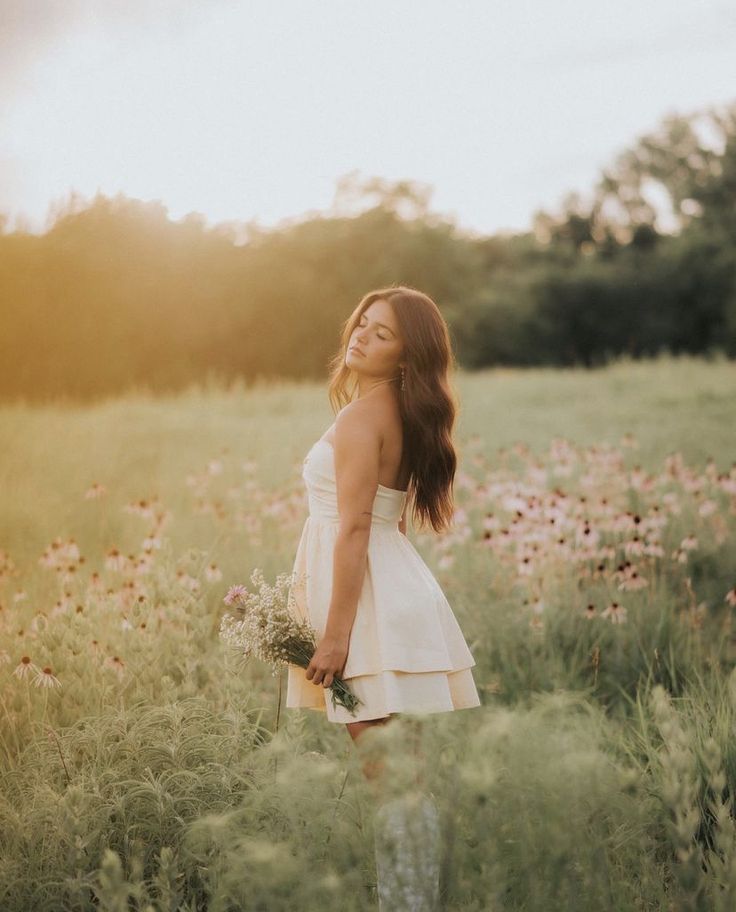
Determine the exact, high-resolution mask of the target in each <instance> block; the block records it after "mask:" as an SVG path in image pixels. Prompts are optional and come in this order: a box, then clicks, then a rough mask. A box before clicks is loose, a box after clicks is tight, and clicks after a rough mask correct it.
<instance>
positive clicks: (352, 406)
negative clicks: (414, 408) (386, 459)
mask: <svg viewBox="0 0 736 912" xmlns="http://www.w3.org/2000/svg"><path fill="white" fill-rule="evenodd" d="M396 424H398V426H399V427H400V426H401V418H400V416H399V414H398V409H397V407H396V405H395V404H394V403H393V402H391V401H389V400H388V399H381V398H374V399H370V398H367V399H354V400H353V401H352V402H349V403H348V404H347V405H346V406H345V408H343V409H342V410H341V411H340V412H339V414H338V416H337V418H336V419H335V434H336V435H338V434H340V435H341V436H342V437H343V439H344V438H349V439H353V438H355V439H358V440H361V441H362V442H363V443H365V442H367V441H370V442H372V443H376V444H378V446H379V447H380V446H382V445H383V442H384V440H385V437H386V435H387V433H389V434H390V431H391V429H392V428H393V426H394V425H396Z"/></svg>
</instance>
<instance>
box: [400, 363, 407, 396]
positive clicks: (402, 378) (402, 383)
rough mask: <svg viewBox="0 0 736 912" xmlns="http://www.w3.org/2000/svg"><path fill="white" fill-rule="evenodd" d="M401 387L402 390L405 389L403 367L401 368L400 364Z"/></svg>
mask: <svg viewBox="0 0 736 912" xmlns="http://www.w3.org/2000/svg"><path fill="white" fill-rule="evenodd" d="M401 388H402V390H403V389H406V384H405V383H404V368H403V366H402V368H401Z"/></svg>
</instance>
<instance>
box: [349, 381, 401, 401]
mask: <svg viewBox="0 0 736 912" xmlns="http://www.w3.org/2000/svg"><path fill="white" fill-rule="evenodd" d="M393 382H394V378H393V377H388V378H387V379H386V380H373V379H372V378H370V377H366V378H365V379H364V378H362V377H359V378H358V399H365V397H366V396H368V395H370V394H371V393H372V392H373V390H374V389H379V388H380V387H382V386H385V385H386V384H387V383H393Z"/></svg>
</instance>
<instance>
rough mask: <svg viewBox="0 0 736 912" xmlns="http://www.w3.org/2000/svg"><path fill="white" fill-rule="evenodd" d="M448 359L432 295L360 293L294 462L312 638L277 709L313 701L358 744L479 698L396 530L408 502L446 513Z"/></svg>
mask: <svg viewBox="0 0 736 912" xmlns="http://www.w3.org/2000/svg"><path fill="white" fill-rule="evenodd" d="M451 362H452V352H451V345H450V337H449V333H448V330H447V325H446V323H445V321H444V319H443V317H442V315H441V313H440V311H439V309H438V307H437V305H436V304H435V303H434V302H433V301H432V300H431V298H429V297H428V296H427V295H425V294H423V293H422V292H420V291H417V290H415V289H412V288H408V287H406V286H395V287H390V288H384V289H379V290H377V291H373V292H370V293H369V294H367V295H365V297H364V298H363V299H362V300H361V302H360V303H359V304H358V306H357V307H356V309H355V311H354V312H353V313H352V315H351V316H350V318H349V319H348V321H347V323H346V325H345V327H344V330H343V335H342V341H341V346H340V351H339V353H338V354H337V356H336V357H335V360H334V362H333V365H332V376H331V380H330V386H329V395H330V400H331V402H332V405H333V408H334V410H335V412H338V414H337V417H336V420H335V422H334V424H333V425H332V426H331V427H330V428H329V429H328V430H327V432H326V433H325V435H324V436H323V437H321V438H320V439H319V440H317V441H316V443H315V444H314V445H313V446H312V448H311V449H310V451H309V453H308V454H307V458H306V459H305V460H304V466H303V470H302V477H303V478H304V480H305V483H306V486H307V493H308V497H309V517H308V518H307V521H306V522H305V525H304V530H303V533H302V537H301V540H300V542H299V546H298V549H297V555H296V560H295V564H294V572H295V574H296V576H295V579H296V580H297V581H299V580H301V581H302V585H300V586H295V587H294V590H293V595H294V600H293V602H292V604H293V605H294V606H295V608H296V613H297V615H298V616H299V617H300V619H302V620H307V619H308V620H309V621H310V622H311V624H312V626H313V627H314V628H315V630H316V631H317V634H318V638H317V641H318V645H317V649H316V651H315V653H314V655H313V657H312V660H311V662H310V664H309V667H308V668H307V669H302V668H299V667H297V666H294V665H290V666H289V669H288V685H287V695H286V706H287V707H289V708H297V707H306V708H310V709H317V710H322V711H324V712H326V714H327V718H328V720H329V721H331V722H338V723H345V724H346V725H347V729H348V731H349V733H350V735H351V737H352V738H353V739H354V740H355V739H356V738H357V737H358V735H359V734H360V733H361V732H362V731H364V730H365V729H366V728H369V727H371V726H374V725H379V724H382V723H385V722H387V721H388V720H389V719H390V718H391V716H395V715H398V714H399V713H431V712H443V711H448V710H456V709H464V708H469V707H474V706H479V705H480V699H479V697H478V692H477V690H476V687H475V683H474V681H473V676H472V673H471V671H470V669H471V667H472V666H473V665H475V661H474V659H473V656H472V655H471V653H470V650H469V649H468V646H467V644H466V642H465V639H464V637H463V634H462V632H461V630H460V627H459V625H458V623H457V620H456V618H455V616H454V614H453V612H452V609H451V608H450V605H449V604H448V602H447V599H446V598H445V596H444V594H443V592H442V590H441V588H440V587H439V584H438V583H437V581H436V580H435V578H434V577H433V575H432V573H431V572H430V570H429V568H428V567H427V565H426V564H425V562H424V561H423V560H422V558H421V556H420V555H419V553H418V552H417V551H416V550H415V548H414V547H413V545H412V544H411V542H410V541H409V540H408V538H407V537H406V522H407V506H408V502H409V501H410V500H411V502H412V503H413V515H414V517H415V519H416V520H418V522H419V524H420V525H424V524H429V525H431V526H432V527H433V528H434V530H435V531H441V530H442V529H444V528H446V527H448V526H449V525H450V523H451V520H452V515H453V510H454V508H453V500H452V494H451V489H452V484H453V479H454V475H455V470H456V465H457V458H456V455H455V450H454V449H453V445H452V440H451V431H452V427H453V424H454V421H455V412H456V408H455V404H454V402H453V399H452V396H451V393H450V387H449V383H448V372H449V369H450V366H451ZM356 390H357V396H355V395H354V394H355V392H356ZM335 675H340V676H341V677H343V678H345V679H346V681H347V683H348V684H349V686H350V689H351V690H352V691H353V693H354V694H355V695H356V696H357V697H358V698H359V699H360V700H361V701H362V703H361V704H360V705H359V706H358V710H357V712H356V713H355V714H351V713H350V712H349V711H348V710H347V709H345V708H344V707H342V706H337V707H333V706H332V702H331V699H330V695H329V693H326V688H328V687H329V686H330V684H331V683H332V680H333V678H334V676H335ZM366 775H368V776H369V777H370V773H368V771H367V770H366Z"/></svg>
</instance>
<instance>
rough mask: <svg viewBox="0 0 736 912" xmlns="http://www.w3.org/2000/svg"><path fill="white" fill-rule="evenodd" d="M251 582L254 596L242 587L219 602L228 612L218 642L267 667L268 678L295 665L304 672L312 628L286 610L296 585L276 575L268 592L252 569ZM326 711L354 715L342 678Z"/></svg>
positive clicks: (260, 575)
mask: <svg viewBox="0 0 736 912" xmlns="http://www.w3.org/2000/svg"><path fill="white" fill-rule="evenodd" d="M251 582H252V583H253V585H254V586H256V587H257V589H258V591H257V592H249V591H248V589H247V588H246V587H245V586H242V585H236V586H231V587H230V588H229V589H228V592H227V595H226V596H225V598H224V599H223V601H224V602H225V604H226V605H227V606H228V607H229V608H230V609H231V610H230V612H229V613H227V612H226V613H225V614H224V615H223V617H222V619H221V621H220V637H221V639H223V640H224V641H225V642H227V643H230V644H231V645H232V646H235V647H237V649H238V651H239V652H240V653H241V654H242V655H244V656H245V657H246V658H249V657H250V656H251V655H255V656H256V657H257V658H259V659H261V660H262V661H264V662H266V663H267V664H269V665H271V667H272V669H273V671H272V674H274V675H277V674H278V673H279V669H280V667H281V666H282V665H298V666H299V667H300V668H308V667H309V663H310V661H311V659H312V656H313V655H314V652H315V650H316V649H317V637H316V632H315V630H314V628H313V627H312V626H311V625H310V624H309V623H308V622H306V621H300V620H299V619H298V618H297V617H296V616H295V615H294V614H293V613H292V612H291V611H290V610H289V606H290V605H291V604H292V601H291V599H292V592H291V590H292V586H294V585H295V584H296V582H297V581H296V580H295V578H294V576H293V575H292V574H289V573H280V574H279V575H278V576H277V577H276V582H275V584H274V585H273V586H269V585H268V583H267V582H266V581H265V579H264V578H263V573H262V571H261V570H259V569H258V568H256V569H255V570H254V571H253V573H252V574H251ZM329 690H330V691H331V692H332V705H333V707H334V706H337V705H338V704H340V706H344V707H345V708H346V709H347V710H348V712H350V713H353V714H355V710H356V708H357V706H358V705H359V704H360V703H362V702H363V701H362V700H360V699H358V697H356V696H355V694H354V693H353V692H352V691H351V690H350V688H349V687H348V685H347V684H346V683H345V681H343V680H342V678H340V677H338V676H337V675H335V676H334V677H333V680H332V684H330V687H329Z"/></svg>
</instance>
